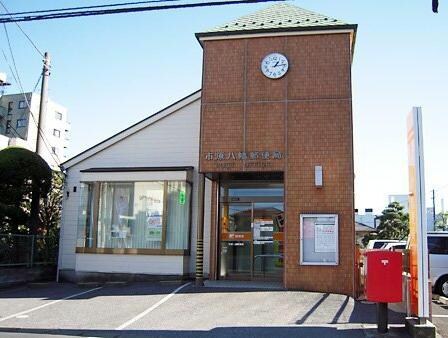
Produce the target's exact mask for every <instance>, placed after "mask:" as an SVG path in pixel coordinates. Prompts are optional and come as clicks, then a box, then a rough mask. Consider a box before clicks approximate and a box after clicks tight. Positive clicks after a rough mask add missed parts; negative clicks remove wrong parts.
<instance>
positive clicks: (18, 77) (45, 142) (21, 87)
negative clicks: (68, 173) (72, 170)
mask: <svg viewBox="0 0 448 338" xmlns="http://www.w3.org/2000/svg"><path fill="white" fill-rule="evenodd" d="M3 26H4V29H5V34H6V39H7V41H8V47H9V52H10V54H11V58H12V60H13V64H14V69H15V71H16V73H15V72H14V71H13V69H12V68H11V65H10V63H9V61H8V58H7V57H6V54H5V52H4V50H3V49H2V53H3V56H4V58H5V61H6V63H7V64H8V67H9V69H10V71H11V73H12V76H13V78H14V80H15V82H16V83H17V84H18V86H19V88H20V92H21V94H22V96H23V98H24V99H25V103H26V105H27V107H28V110H29V112H30V115H31V118H32V120H33V121H34V124H35V125H36V127H37V133H38V137H39V135H40V137H41V139H42V141H43V143H44V145H45V147H46V148H47V150H48V152H49V153H50V155H51V157H52V158H53V160H54V161H55V163H56V164H57V165H58V164H59V163H61V160H60V158H59V156H58V154H56V153H53V151H52V149H51V146H49V145H48V143H50V142H49V141H48V139H46V136H45V133H44V132H43V130H42V128H40V127H39V124H38V122H37V121H36V118H35V117H34V114H33V112H32V110H31V106H30V103H29V101H28V97H27V96H26V94H25V91H24V89H23V86H22V81H21V80H20V75H19V72H18V70H17V67H16V65H15V61H14V53H13V51H12V46H11V43H10V40H9V34H8V30H7V28H6V25H3ZM11 127H12V126H11ZM14 130H15V128H14ZM15 131H16V133H17V130H15ZM17 136H19V137H20V135H19V134H17ZM20 138H21V137H20ZM47 142H48V143H47ZM53 155H56V157H55V156H53Z"/></svg>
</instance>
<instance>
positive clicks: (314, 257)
mask: <svg viewBox="0 0 448 338" xmlns="http://www.w3.org/2000/svg"><path fill="white" fill-rule="evenodd" d="M356 28H357V26H356V25H352V24H347V23H345V22H342V21H340V20H337V19H334V18H331V17H328V16H325V15H321V14H317V13H314V12H311V11H308V10H304V9H302V8H298V7H295V6H293V5H290V4H286V3H281V4H275V5H273V6H270V7H268V8H266V9H263V10H261V11H258V12H255V13H253V14H250V15H247V16H244V17H241V18H238V19H236V20H233V21H231V22H229V23H226V24H223V25H220V26H218V27H215V28H213V29H211V30H209V31H206V32H202V33H197V34H196V37H197V39H198V40H199V42H200V44H201V45H202V47H203V51H204V54H203V77H202V102H201V133H200V158H199V172H200V173H201V174H203V175H205V177H207V178H208V179H209V180H210V182H211V184H212V187H213V188H212V191H213V193H212V194H211V197H210V201H209V203H210V208H211V219H210V223H211V226H210V229H205V232H204V233H209V235H210V248H209V250H205V251H206V252H208V251H209V252H210V267H209V268H210V273H209V277H210V278H211V279H247V280H260V279H261V280H277V281H280V282H281V283H282V284H283V285H284V286H285V287H286V288H290V289H302V290H311V291H321V292H335V293H342V294H348V295H353V294H354V292H355V290H354V285H355V283H354V280H355V261H354V260H355V232H354V185H353V179H354V173H353V127H352V91H351V63H352V57H353V50H354V43H355V36H356ZM206 202H207V199H206Z"/></svg>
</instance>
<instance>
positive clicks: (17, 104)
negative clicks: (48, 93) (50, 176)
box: [0, 93, 70, 170]
mask: <svg viewBox="0 0 448 338" xmlns="http://www.w3.org/2000/svg"><path fill="white" fill-rule="evenodd" d="M39 105H40V95H39V94H37V93H25V94H8V95H3V96H1V97H0V149H3V148H6V147H9V146H19V147H23V148H26V149H29V150H31V151H36V143H37V135H38V130H37V124H38V121H39ZM41 131H42V132H43V134H44V137H43V140H41V146H40V149H39V155H40V156H42V158H43V159H44V160H45V161H46V162H47V163H48V165H49V166H50V167H51V168H52V169H54V170H59V164H60V163H61V162H63V161H64V160H65V159H66V155H65V154H66V149H67V146H68V142H69V133H70V123H69V122H68V121H67V108H65V107H64V106H62V105H60V104H58V103H56V102H54V101H52V100H50V99H49V100H48V102H47V109H46V112H45V113H44V116H43V118H42V119H41Z"/></svg>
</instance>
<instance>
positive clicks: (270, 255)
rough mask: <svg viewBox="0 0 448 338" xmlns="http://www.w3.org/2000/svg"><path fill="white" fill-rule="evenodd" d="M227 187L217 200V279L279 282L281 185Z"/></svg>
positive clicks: (281, 262) (281, 244)
mask: <svg viewBox="0 0 448 338" xmlns="http://www.w3.org/2000/svg"><path fill="white" fill-rule="evenodd" d="M229 186H230V188H229ZM229 186H227V187H226V186H225V188H224V189H221V194H222V195H221V199H220V201H221V202H220V251H221V255H220V270H219V271H220V278H221V279H238V280H281V279H282V274H283V242H284V238H283V234H284V232H283V230H284V222H283V212H284V209H283V185H282V184H275V185H273V184H269V185H256V186H254V185H253V184H251V185H248V186H247V187H246V188H244V184H243V185H241V183H239V184H238V187H237V188H234V189H232V187H231V186H232V185H229Z"/></svg>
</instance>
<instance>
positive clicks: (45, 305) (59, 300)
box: [0, 286, 103, 322]
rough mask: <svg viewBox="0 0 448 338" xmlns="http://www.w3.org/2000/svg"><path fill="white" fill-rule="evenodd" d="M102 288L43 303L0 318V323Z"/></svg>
mask: <svg viewBox="0 0 448 338" xmlns="http://www.w3.org/2000/svg"><path fill="white" fill-rule="evenodd" d="M102 288H103V287H102V286H100V287H97V288H94V289H90V290H87V291H83V292H79V293H76V294H74V295H71V296H68V297H64V298H62V299H58V300H54V301H52V302H49V303H45V304H43V305H40V306H36V307H33V308H32V309H29V310H25V311H22V312H18V313H15V314H13V315H10V316H7V317H4V318H0V322H3V321H5V320H8V319H11V318H14V317H18V316H22V315H25V314H27V313H30V312H33V311H36V310H40V309H42V308H44V307H47V306H50V305H53V304H56V303H59V302H62V301H63V300H67V299H71V298H74V297H77V296H81V295H85V294H86V293H89V292H93V291H95V290H99V289H102Z"/></svg>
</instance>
